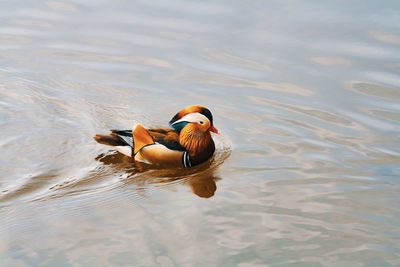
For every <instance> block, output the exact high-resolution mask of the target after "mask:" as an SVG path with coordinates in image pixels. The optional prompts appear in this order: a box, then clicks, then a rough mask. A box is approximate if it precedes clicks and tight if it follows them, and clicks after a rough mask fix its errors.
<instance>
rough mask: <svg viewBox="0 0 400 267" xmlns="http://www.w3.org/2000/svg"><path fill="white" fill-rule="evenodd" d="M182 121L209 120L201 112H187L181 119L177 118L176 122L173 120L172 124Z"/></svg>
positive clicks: (199, 121) (198, 121)
mask: <svg viewBox="0 0 400 267" xmlns="http://www.w3.org/2000/svg"><path fill="white" fill-rule="evenodd" d="M182 121H187V122H197V123H200V124H204V123H205V122H206V121H209V120H208V118H207V117H206V116H204V115H203V114H200V113H189V114H187V115H185V116H184V117H183V118H182V119H180V120H177V121H176V122H174V123H173V124H176V123H179V122H182ZM201 122H203V123H201Z"/></svg>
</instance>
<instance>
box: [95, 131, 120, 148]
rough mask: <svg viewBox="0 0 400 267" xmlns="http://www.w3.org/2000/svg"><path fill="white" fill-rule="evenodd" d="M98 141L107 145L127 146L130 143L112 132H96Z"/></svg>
mask: <svg viewBox="0 0 400 267" xmlns="http://www.w3.org/2000/svg"><path fill="white" fill-rule="evenodd" d="M93 139H94V140H96V142H97V143H100V144H103V145H107V146H126V145H128V144H127V143H126V142H125V141H124V140H123V139H121V138H119V137H118V135H116V134H114V133H112V134H96V135H95V136H94V137H93Z"/></svg>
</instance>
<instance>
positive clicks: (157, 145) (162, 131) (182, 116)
mask: <svg viewBox="0 0 400 267" xmlns="http://www.w3.org/2000/svg"><path fill="white" fill-rule="evenodd" d="M169 125H170V126H171V128H156V129H145V128H144V127H142V126H141V125H140V124H136V125H135V126H134V127H133V130H111V134H108V135H100V134H97V135H96V136H94V139H95V140H96V141H97V142H98V143H100V144H104V145H109V146H114V147H115V148H116V149H117V150H118V151H119V152H121V153H122V154H125V155H127V156H130V157H132V158H134V159H135V160H136V161H141V162H145V163H149V164H154V165H163V166H169V167H184V168H188V167H193V166H195V165H198V164H200V163H203V162H205V161H207V160H208V159H209V158H211V156H212V155H213V154H214V151H215V145H214V141H213V139H212V137H211V133H210V132H214V133H217V134H218V130H217V129H216V128H215V127H214V125H213V116H212V113H211V111H210V110H209V109H208V108H206V107H204V106H201V105H193V106H188V107H186V108H184V109H182V110H181V111H179V112H178V113H177V114H176V115H175V116H174V117H173V118H172V119H171V120H170V121H169Z"/></svg>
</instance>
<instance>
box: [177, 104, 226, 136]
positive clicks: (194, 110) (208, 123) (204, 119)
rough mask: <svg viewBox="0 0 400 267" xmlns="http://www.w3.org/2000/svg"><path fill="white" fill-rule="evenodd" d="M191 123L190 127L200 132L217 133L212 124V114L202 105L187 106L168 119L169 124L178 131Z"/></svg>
mask: <svg viewBox="0 0 400 267" xmlns="http://www.w3.org/2000/svg"><path fill="white" fill-rule="evenodd" d="M189 123H191V124H192V125H191V126H190V128H193V127H195V128H197V129H198V130H200V131H201V132H209V131H211V132H213V133H217V134H218V133H219V132H218V130H217V128H215V127H214V125H213V116H212V113H211V111H210V110H209V109H208V108H206V107H205V106H202V105H192V106H188V107H186V108H184V109H182V110H181V111H179V112H178V113H176V114H175V116H174V117H173V118H172V119H171V120H170V121H169V124H170V125H171V126H172V127H173V128H174V129H175V130H176V131H178V132H181V130H182V129H183V128H184V127H185V126H186V125H188V124H189Z"/></svg>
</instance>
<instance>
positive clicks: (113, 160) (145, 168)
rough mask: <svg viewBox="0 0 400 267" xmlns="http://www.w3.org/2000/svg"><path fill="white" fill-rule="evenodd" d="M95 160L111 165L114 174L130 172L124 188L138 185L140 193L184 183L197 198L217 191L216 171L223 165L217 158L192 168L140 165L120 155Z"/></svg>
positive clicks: (209, 195)
mask: <svg viewBox="0 0 400 267" xmlns="http://www.w3.org/2000/svg"><path fill="white" fill-rule="evenodd" d="M96 160H97V161H99V162H102V163H103V164H105V165H109V166H112V167H113V168H114V169H115V172H121V171H123V172H125V173H127V174H128V177H127V178H125V179H123V180H122V182H123V186H124V187H126V186H130V185H135V187H136V188H137V189H138V191H139V190H141V191H145V189H146V186H147V185H155V186H158V187H163V188H171V187H175V186H177V184H184V185H186V186H188V187H189V188H190V190H191V191H192V193H194V194H196V195H197V196H199V197H202V198H210V197H212V196H214V193H215V191H216V190H217V185H216V181H218V180H220V179H221V178H219V177H217V176H215V175H214V172H215V170H216V169H217V167H218V166H219V165H220V164H221V163H222V162H220V163H219V164H215V163H216V162H215V161H216V160H215V158H212V159H210V160H208V161H207V162H205V163H203V164H200V165H198V166H196V167H193V168H190V169H162V168H158V167H155V166H154V165H149V164H146V163H141V162H137V161H135V160H133V159H132V158H130V157H127V156H125V155H123V154H121V153H119V152H111V153H110V154H104V153H103V154H100V155H98V156H97V157H96ZM142 194H143V193H142Z"/></svg>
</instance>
